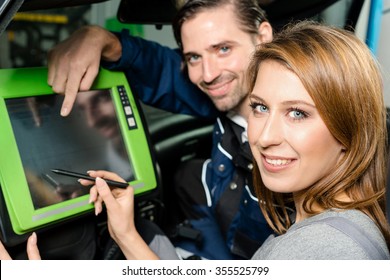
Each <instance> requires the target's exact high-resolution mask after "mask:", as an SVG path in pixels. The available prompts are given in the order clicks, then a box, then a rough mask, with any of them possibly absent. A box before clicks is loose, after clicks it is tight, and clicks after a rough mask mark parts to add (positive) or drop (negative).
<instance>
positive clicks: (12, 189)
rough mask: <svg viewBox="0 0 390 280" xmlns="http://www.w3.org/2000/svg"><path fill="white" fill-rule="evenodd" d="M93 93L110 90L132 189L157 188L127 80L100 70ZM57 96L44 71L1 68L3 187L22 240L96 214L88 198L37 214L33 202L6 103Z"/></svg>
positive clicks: (0, 159)
mask: <svg viewBox="0 0 390 280" xmlns="http://www.w3.org/2000/svg"><path fill="white" fill-rule="evenodd" d="M91 90H109V91H110V93H111V98H112V101H113V103H114V106H115V111H116V115H117V119H118V122H119V127H120V131H121V133H122V138H123V142H124V144H125V147H126V149H127V153H128V154H129V155H130V158H131V163H130V164H131V166H132V168H133V171H134V176H135V177H134V180H132V181H130V182H129V184H130V185H131V186H133V187H134V189H135V194H136V195H139V194H142V193H145V192H149V191H151V190H153V189H155V188H156V187H157V180H156V174H155V166H154V163H153V159H152V155H151V153H150V147H149V141H148V139H147V135H146V133H145V128H144V123H143V121H142V117H141V113H140V111H139V108H138V106H137V103H136V101H135V99H134V97H133V95H132V92H131V89H130V86H129V85H128V82H127V79H126V77H125V75H124V74H123V73H122V72H113V71H108V70H105V69H101V71H100V73H99V75H98V77H97V78H96V80H95V82H94V84H93V86H92V88H91ZM53 94H54V93H53V90H52V88H51V87H50V86H49V85H48V84H47V68H45V67H36V68H19V69H0V120H1V121H0V123H1V125H0V185H1V191H2V193H3V197H4V200H5V204H6V208H7V211H8V214H9V217H10V221H11V224H12V229H13V231H14V232H15V233H16V234H20V235H22V234H25V233H27V232H31V231H34V230H36V229H39V228H42V227H45V226H47V225H51V224H53V223H56V222H59V221H62V220H65V219H69V218H72V217H74V216H77V215H80V214H82V213H86V212H88V211H91V210H92V209H93V204H91V203H88V200H89V195H88V194H83V195H80V196H78V197H75V198H70V199H67V200H64V201H61V202H58V203H55V204H51V205H48V206H45V207H41V208H38V209H36V207H35V206H34V203H33V201H32V197H31V193H30V189H29V185H28V182H27V179H26V174H25V170H24V167H23V162H22V159H21V155H20V153H19V149H18V145H17V141H16V139H15V135H14V131H13V126H12V123H11V120H10V117H9V114H8V109H7V105H6V101H7V100H8V99H16V98H26V97H32V96H44V95H53ZM79 94H82V93H79ZM123 94H124V95H125V98H127V102H128V104H129V106H130V107H131V110H130V113H128V112H126V110H124V105H123V102H122V98H123ZM58 114H59V112H58ZM129 114H130V116H129ZM65 119H66V118H65ZM129 119H131V121H132V124H133V125H134V124H135V126H134V127H132V128H131V127H130V126H129ZM26 137H29V135H26ZM55 167H58V166H55ZM110 171H113V172H115V170H110ZM3 207H4V206H3Z"/></svg>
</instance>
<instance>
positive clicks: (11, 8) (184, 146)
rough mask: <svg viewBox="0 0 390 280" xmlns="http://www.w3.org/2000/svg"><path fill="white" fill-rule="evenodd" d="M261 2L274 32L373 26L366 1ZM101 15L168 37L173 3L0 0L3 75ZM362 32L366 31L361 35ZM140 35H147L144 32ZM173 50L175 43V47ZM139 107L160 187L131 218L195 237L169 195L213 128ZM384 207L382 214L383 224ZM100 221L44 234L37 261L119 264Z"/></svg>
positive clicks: (203, 150)
mask: <svg viewBox="0 0 390 280" xmlns="http://www.w3.org/2000/svg"><path fill="white" fill-rule="evenodd" d="M259 2H260V4H261V5H262V6H263V8H264V9H265V10H266V12H267V15H268V18H269V21H270V22H271V24H272V25H273V27H274V28H275V30H276V31H277V30H278V29H279V28H281V27H283V26H284V25H285V24H287V23H288V22H290V21H292V20H301V19H306V18H311V19H314V20H318V21H325V22H329V23H331V24H338V25H340V26H341V27H343V28H345V29H348V30H353V31H354V30H358V29H359V25H358V24H359V23H360V22H362V21H363V22H365V24H366V25H367V21H369V20H370V19H369V16H368V15H367V5H369V4H368V3H367V2H370V1H365V0H299V1H289V0H259ZM98 7H103V8H98ZM368 9H369V7H368ZM106 10H111V14H114V17H113V19H112V20H113V21H114V26H115V28H116V30H114V31H117V30H118V28H119V29H120V28H130V29H131V30H133V31H134V30H137V26H143V27H144V26H147V27H148V28H149V29H147V30H153V32H156V33H158V32H171V29H170V24H171V21H172V18H173V16H174V14H175V12H176V8H175V5H174V4H173V1H172V0H50V1H47V0H0V12H1V15H0V35H1V36H0V52H2V53H5V51H7V52H6V53H8V57H7V58H6V59H3V58H2V57H1V56H0V68H23V67H41V66H45V64H46V62H47V61H46V55H47V51H48V49H50V48H51V47H52V46H54V45H55V44H57V43H58V42H60V41H61V40H64V39H65V38H66V37H67V36H69V35H70V34H71V33H72V32H73V31H75V30H76V29H78V28H79V27H81V26H83V25H87V24H95V22H96V20H95V22H93V21H92V20H91V18H93V17H95V19H96V18H104V17H105V13H107V11H106ZM112 11H114V12H112ZM335 11H337V12H335ZM364 11H365V12H364ZM93 13H95V15H94V16H93ZM98 24H99V23H98ZM363 24H364V23H363ZM108 27H109V26H108ZM363 29H364V28H363ZM167 30H168V31H167ZM359 30H360V29H359ZM365 31H366V30H365V29H364V31H363V32H365ZM141 33H142V32H141ZM171 33H172V32H171ZM145 34H146V31H144V32H143V35H145ZM150 34H155V33H151V32H150ZM164 34H165V33H164ZM141 36H142V35H141ZM149 36H150V37H151V38H147V39H152V40H153V38H152V36H153V35H149ZM162 36H165V35H162ZM145 37H147V36H145ZM172 45H173V46H174V45H175V43H174V42H172ZM2 60H3V61H2ZM0 87H1V85H0ZM130 87H131V84H130ZM138 102H139V103H140V104H139V106H140V108H141V109H140V114H141V118H142V122H143V123H144V124H145V126H146V128H147V129H146V133H147V137H148V141H150V149H151V153H152V155H153V156H152V158H153V163H154V165H155V172H156V178H157V186H156V188H155V189H153V190H151V191H148V192H145V193H142V194H140V195H137V196H136V205H135V210H136V215H137V217H140V218H145V219H149V220H152V221H154V222H155V223H157V224H158V225H159V226H160V227H161V228H162V229H163V231H164V232H165V233H166V234H167V235H168V236H169V237H171V238H192V237H191V236H188V235H187V233H186V232H183V231H181V226H182V224H181V222H182V221H183V219H184V218H183V214H182V213H181V212H180V209H179V207H178V205H177V203H176V201H177V198H176V195H175V193H174V191H173V188H172V185H173V177H174V174H175V171H176V170H177V168H178V166H179V165H180V164H181V163H183V162H185V161H187V160H190V159H194V158H200V159H207V158H208V157H209V155H210V152H211V141H212V131H213V124H214V121H211V120H207V119H201V118H197V117H193V116H189V115H180V114H173V113H170V112H166V111H164V110H161V109H157V108H153V107H151V106H148V105H146V104H143V103H142V102H140V101H138ZM388 124H389V125H390V122H388ZM389 127H390V126H389ZM389 180H390V172H389ZM389 193H390V192H387V201H390V195H389ZM0 198H1V199H2V201H0V204H1V203H2V204H4V199H3V198H2V196H0ZM389 208H390V207H387V211H388V213H387V215H388V217H390V209H389ZM105 219H106V217H105V216H104V215H100V216H98V217H95V216H94V215H93V214H92V213H91V212H89V213H87V214H85V215H80V216H79V217H75V218H73V219H70V220H69V219H68V220H66V221H62V222H61V223H56V224H53V225H48V226H47V227H45V228H43V229H41V230H40V234H41V236H42V237H41V238H40V240H44V239H45V240H46V241H45V242H42V244H40V249H41V251H42V257H44V258H45V259H120V258H121V257H122V255H121V252H120V250H119V249H118V247H117V246H116V244H114V243H113V242H110V240H109V234H108V230H107V227H106V221H105ZM0 220H1V222H0V227H1V228H0V230H1V237H2V241H4V240H5V239H4V238H6V236H8V235H9V234H10V231H12V230H10V229H9V226H7V225H8V224H9V221H8V220H9V218H8V217H7V213H6V211H4V210H3V211H2V212H1V213H0ZM7 221H8V222H7ZM56 236H57V238H56ZM25 239H26V238H20V239H17V241H15V242H10V243H9V244H8V245H9V246H8V249H9V251H10V253H11V254H13V256H14V258H20V259H23V258H25V257H26V256H25V252H24V251H25ZM95 239H97V242H95V243H96V244H97V246H94V245H91V243H93V242H91V240H95ZM80 249H82V250H80ZM80 251H83V252H82V253H80Z"/></svg>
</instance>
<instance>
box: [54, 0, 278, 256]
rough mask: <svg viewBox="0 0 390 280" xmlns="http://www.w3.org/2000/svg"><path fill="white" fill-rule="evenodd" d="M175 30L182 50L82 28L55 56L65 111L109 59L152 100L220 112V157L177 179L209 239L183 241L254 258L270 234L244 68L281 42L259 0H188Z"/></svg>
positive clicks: (191, 165)
mask: <svg viewBox="0 0 390 280" xmlns="http://www.w3.org/2000/svg"><path fill="white" fill-rule="evenodd" d="M173 28H174V32H175V38H176V40H177V42H178V45H179V47H180V50H181V53H180V51H179V50H171V49H169V48H165V47H162V46H160V45H158V44H156V43H153V42H148V41H145V40H142V39H140V38H136V37H131V36H129V34H128V33H127V32H126V31H122V32H121V33H120V34H113V33H110V32H108V31H106V30H104V29H102V28H100V27H97V26H90V27H86V28H82V29H80V30H78V31H77V32H75V33H74V34H73V35H72V36H71V37H70V38H69V39H67V40H66V41H64V42H62V43H61V44H59V45H58V46H56V47H55V48H54V49H53V50H52V51H51V52H50V53H49V64H48V65H49V75H48V83H49V84H50V85H51V86H52V88H53V90H54V91H55V92H58V93H64V94H65V100H64V103H63V106H62V110H61V114H62V115H63V116H66V115H68V114H69V113H70V111H71V109H72V106H73V103H74V100H75V97H76V94H77V92H78V91H85V90H88V89H89V88H90V87H91V85H92V82H93V80H94V78H95V77H96V74H97V73H98V70H99V66H100V59H97V58H101V60H102V64H103V66H105V67H108V68H110V69H115V70H122V71H124V72H125V73H126V75H127V78H128V80H129V83H130V85H131V87H132V90H133V91H135V92H136V93H137V94H138V95H139V96H140V98H141V99H142V100H143V102H145V103H147V104H150V105H153V106H156V107H159V108H162V109H165V110H169V111H172V112H177V113H185V114H192V115H196V116H202V117H213V118H214V117H217V116H219V117H218V118H217V122H216V125H215V130H214V139H213V151H212V155H211V158H210V159H209V160H207V161H205V162H203V161H202V162H201V161H190V162H188V163H186V164H185V166H183V167H182V169H181V170H180V172H178V175H177V177H176V186H175V187H176V189H177V192H178V194H179V196H180V203H181V206H182V208H183V212H184V213H185V214H186V216H187V217H188V218H189V219H190V223H191V224H192V226H193V227H194V228H195V229H199V230H201V231H202V233H203V244H202V245H201V246H197V245H195V244H193V243H188V242H187V243H186V242H184V243H180V244H178V245H179V246H180V247H182V248H185V249H187V250H189V251H191V252H195V253H196V254H198V255H200V256H202V257H205V258H208V259H231V258H244V259H246V258H250V257H251V256H252V254H253V253H254V251H255V250H256V249H257V248H258V247H259V246H260V245H261V243H262V242H263V241H264V240H265V238H266V237H267V236H268V235H269V234H270V233H271V230H270V228H269V227H268V226H267V224H266V221H265V220H264V217H263V216H262V215H261V212H260V211H259V208H258V201H257V199H256V198H255V196H254V193H253V191H252V190H251V188H252V182H251V169H252V164H251V162H252V158H251V154H250V152H249V150H248V149H247V147H246V146H247V140H246V125H247V123H246V118H247V116H248V114H249V112H250V107H249V102H248V92H247V86H246V81H245V71H246V68H247V66H248V64H249V61H250V57H251V54H252V53H253V51H254V50H255V48H256V46H257V45H260V44H261V43H263V42H266V41H270V40H272V28H271V26H270V24H269V23H268V22H267V20H266V17H265V14H264V11H263V10H262V9H261V8H260V7H259V6H258V2H257V1H256V0H191V1H186V2H185V3H184V4H183V6H182V8H181V9H180V10H179V11H178V14H177V17H176V19H175V21H174V26H173ZM182 58H184V63H183V60H182ZM183 66H184V67H183ZM182 68H184V69H182ZM199 89H200V90H201V91H202V92H203V93H205V94H202V93H201V92H200V91H199Z"/></svg>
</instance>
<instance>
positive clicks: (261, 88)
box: [0, 22, 390, 259]
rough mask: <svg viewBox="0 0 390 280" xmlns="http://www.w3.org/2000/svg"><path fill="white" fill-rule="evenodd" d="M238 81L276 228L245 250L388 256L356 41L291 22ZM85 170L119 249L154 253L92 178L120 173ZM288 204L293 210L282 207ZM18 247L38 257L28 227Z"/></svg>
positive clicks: (117, 192)
mask: <svg viewBox="0 0 390 280" xmlns="http://www.w3.org/2000/svg"><path fill="white" fill-rule="evenodd" d="M248 82H249V88H250V90H251V91H250V92H251V94H250V106H251V107H252V108H253V110H252V113H251V115H250V117H249V120H248V139H249V144H250V146H251V150H252V153H253V155H254V159H255V162H254V164H255V167H256V168H254V180H255V188H256V195H257V197H258V198H259V204H260V208H261V211H263V213H264V215H265V217H266V219H267V221H268V223H269V224H270V226H271V227H272V228H273V229H274V230H275V232H277V233H278V234H279V236H278V237H273V236H271V237H270V238H268V239H267V240H266V241H265V243H264V244H263V246H262V247H261V248H259V250H258V251H257V252H256V253H255V254H254V256H253V258H254V259H373V258H382V259H389V258H390V255H389V250H388V246H389V244H390V230H389V225H388V224H387V221H386V218H385V215H384V204H385V201H384V193H385V170H386V147H385V143H386V135H387V132H386V125H385V121H386V113H385V107H384V104H383V93H382V81H381V75H380V72H379V69H378V66H377V64H376V62H375V60H374V59H373V58H372V56H371V54H370V52H369V50H368V48H367V47H366V46H365V44H364V43H362V42H361V41H360V40H359V39H357V38H356V37H355V36H354V35H353V34H351V33H348V32H346V31H343V30H339V29H335V28H331V27H326V26H321V25H317V24H314V23H311V22H302V23H299V24H297V25H292V26H290V27H288V28H287V29H285V30H284V31H283V32H281V33H280V34H278V35H277V36H276V38H275V39H274V41H273V42H272V43H267V44H265V45H262V46H261V47H260V48H259V49H258V50H257V51H256V53H255V54H254V57H253V60H252V62H251V64H250V67H249V69H248ZM89 174H90V176H93V177H96V178H97V179H96V183H95V186H94V187H92V188H91V191H90V195H91V198H90V201H91V202H94V204H95V208H96V209H95V210H96V214H99V213H100V212H101V211H102V209H103V208H102V204H103V202H104V203H105V205H106V208H107V214H108V226H109V231H110V234H111V236H112V238H113V239H114V240H115V241H116V242H117V244H118V245H119V246H120V247H121V249H122V251H123V253H124V255H125V256H126V258H128V259H157V258H159V256H160V257H161V255H160V253H159V252H158V251H157V250H155V251H153V248H152V250H151V247H149V246H148V245H147V244H146V243H145V242H144V241H143V239H142V237H141V236H140V234H139V233H138V231H137V230H136V228H135V226H134V217H133V196H134V195H133V189H132V188H127V189H125V190H123V189H113V190H110V188H109V187H108V186H107V184H106V183H105V181H104V180H103V179H102V178H105V179H112V180H121V178H119V177H118V175H116V174H114V173H110V172H106V171H91V172H89ZM260 178H261V179H262V180H260ZM80 183H81V184H83V185H88V184H89V183H90V182H89V181H85V180H80ZM291 204H293V205H294V206H295V209H296V215H295V216H294V217H290V216H289V215H288V212H287V210H286V208H287V207H286V205H289V206H290V205H291ZM275 205H278V206H276V207H275ZM340 221H341V226H340ZM351 229H352V230H351ZM351 233H352V234H351ZM359 234H360V235H359ZM356 236H363V239H359V238H355V237H356ZM362 240H363V241H362ZM366 243H369V244H370V246H366ZM157 248H162V247H161V246H157ZM372 248H374V249H372ZM164 250H165V251H169V250H173V251H174V248H173V247H164ZM4 251H5V250H4V248H3V249H1V248H0V256H2V255H1V254H4V255H5V256H6V257H7V254H6V252H4ZM28 251H29V253H30V254H29V255H30V257H31V258H39V253H38V249H37V246H36V236H35V235H32V237H31V238H30V239H29V242H28ZM4 255H3V256H4ZM172 256H173V255H170V257H171V258H173V257H172Z"/></svg>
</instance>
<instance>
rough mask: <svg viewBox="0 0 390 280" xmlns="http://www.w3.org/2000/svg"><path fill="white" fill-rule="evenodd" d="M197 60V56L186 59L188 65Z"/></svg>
mask: <svg viewBox="0 0 390 280" xmlns="http://www.w3.org/2000/svg"><path fill="white" fill-rule="evenodd" d="M198 60H199V55H191V56H189V57H188V59H187V61H188V63H194V62H197V61H198Z"/></svg>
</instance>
